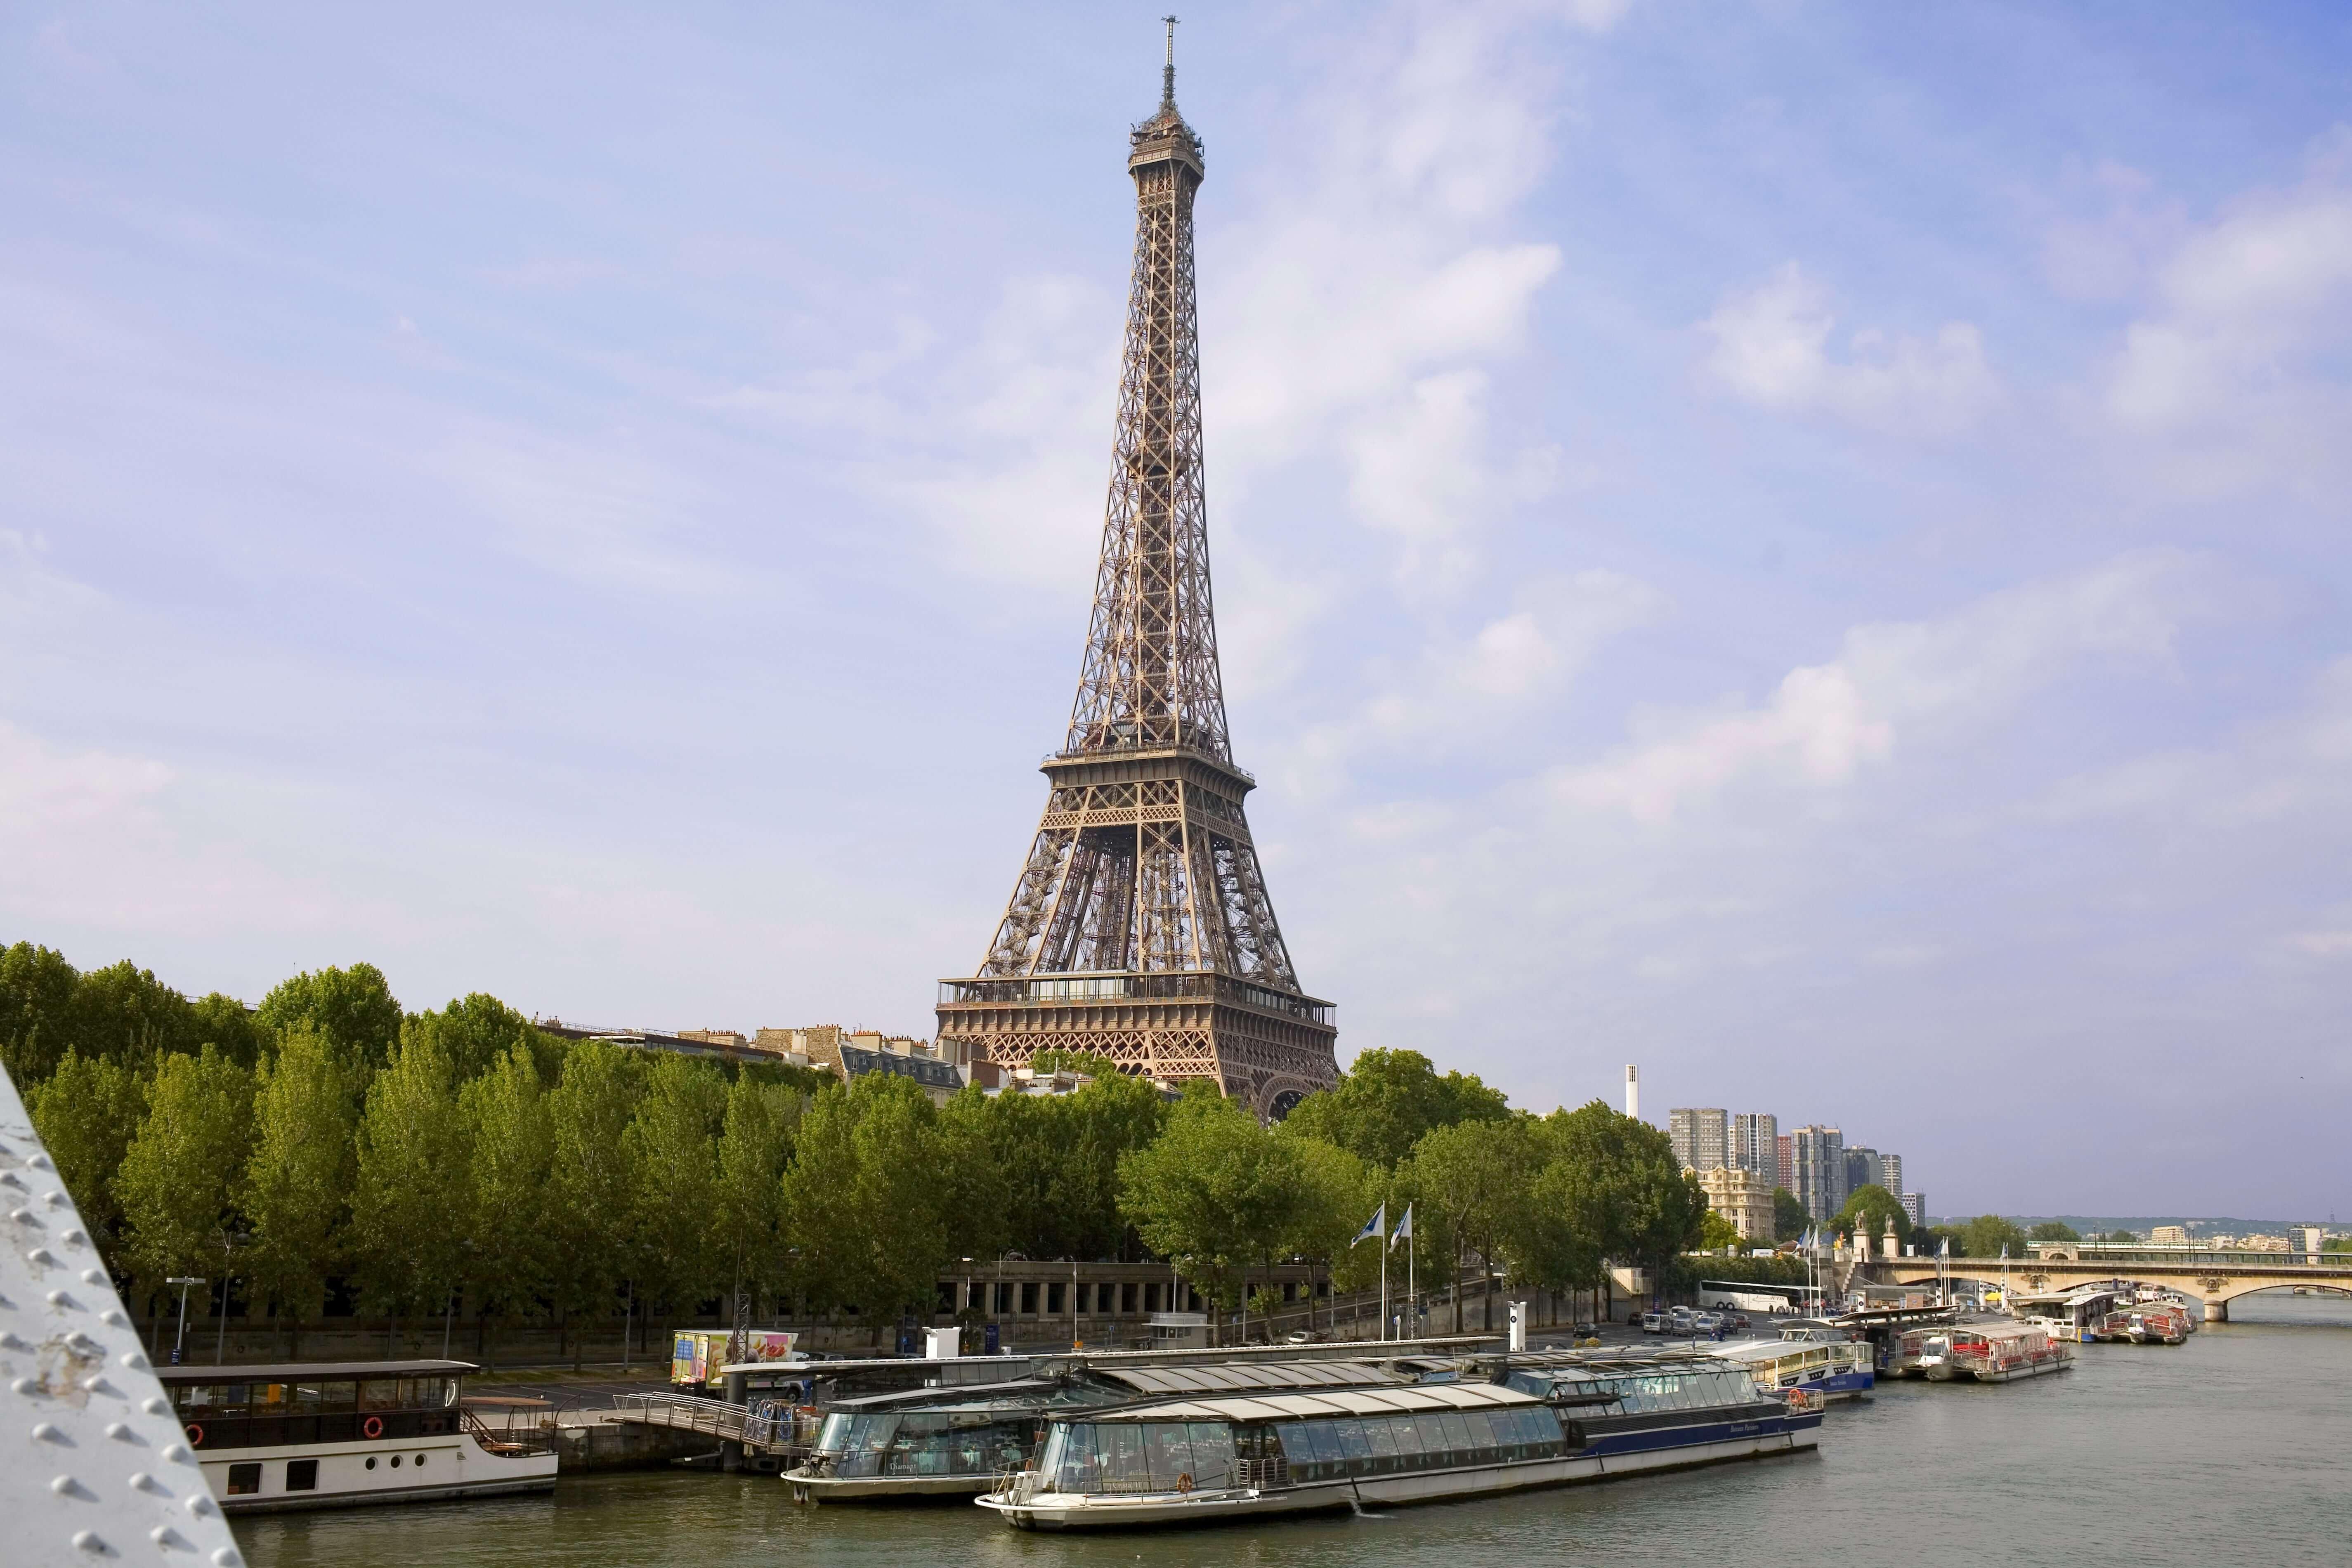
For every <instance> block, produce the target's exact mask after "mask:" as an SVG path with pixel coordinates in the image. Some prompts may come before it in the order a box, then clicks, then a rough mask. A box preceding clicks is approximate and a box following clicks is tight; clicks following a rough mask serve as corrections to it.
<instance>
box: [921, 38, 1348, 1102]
mask: <svg viewBox="0 0 2352 1568" xmlns="http://www.w3.org/2000/svg"><path fill="white" fill-rule="evenodd" d="M1129 142H1130V145H1129V154H1128V171H1129V174H1132V175H1133V176H1134V179H1135V194H1136V225H1135V275H1134V279H1133V283H1132V286H1131V288H1130V290H1129V296H1128V310H1127V345H1126V352H1125V355H1124V363H1123V367H1122V370H1121V374H1120V377H1119V398H1118V438H1117V440H1116V442H1115V443H1114V446H1113V449H1112V461H1111V476H1110V497H1109V502H1108V508H1107V510H1106V512H1105V516H1104V521H1103V537H1102V559H1101V564H1100V566H1099V567H1098V569H1097V574H1096V578H1095V602H1094V613H1093V616H1092V618H1091V620H1090V622H1089V625H1088V626H1087V650H1086V658H1085V660H1084V662H1083V664H1082V665H1081V668H1080V670H1079V675H1078V691H1077V699H1076V701H1075V702H1074V703H1073V704H1072V705H1071V709H1070V728H1069V733H1068V735H1067V736H1066V739H1065V741H1064V742H1063V746H1062V750H1061V751H1060V752H1056V753H1055V755H1054V756H1052V757H1049V758H1048V759H1046V761H1045V767H1044V772H1045V776H1046V778H1047V780H1048V781H1049V784H1050V788H1049V791H1048V794H1047V796H1046V800H1045V816H1044V819H1043V820H1042V821H1041V822H1040V823H1039V824H1038V826H1037V837H1036V838H1035V840H1034V842H1033V843H1032V844H1031V846H1030V849H1029V858H1028V861H1027V863H1026V864H1025V865H1024V866H1023V867H1022V869H1021V876H1020V879H1019V880H1018V881H1017V882H1016V883H1015V884H1014V885H1013V898H1012V900H1011V902H1010V903H1009V904H1008V905H1007V906H1006V909H1005V911H1004V919H1003V922H1002V923H1000V924H999V925H998V927H997V930H996V936H995V940H994V941H992V942H990V943H989V948H988V956H987V958H986V960H985V961H984V962H983V963H982V965H981V969H980V973H978V974H977V975H975V976H973V977H972V978H971V979H968V980H965V979H957V980H948V981H943V982H942V983H941V985H940V1006H939V1031H940V1044H941V1045H942V1046H946V1047H961V1049H962V1050H963V1051H964V1052H965V1053H967V1054H968V1055H969V1056H970V1057H971V1058H972V1059H974V1060H991V1061H995V1062H998V1063H1002V1064H1004V1065H1007V1066H1015V1067H1017V1066H1020V1065H1023V1064H1024V1063H1025V1062H1027V1061H1028V1059H1029V1058H1030V1057H1031V1056H1032V1055H1033V1054H1034V1053H1035V1052H1037V1051H1040V1050H1048V1049H1053V1050H1082V1051H1092V1052H1096V1053H1097V1054H1099V1055H1103V1056H1107V1057H1110V1058H1113V1059H1115V1060H1116V1061H1118V1063H1119V1065H1120V1066H1121V1067H1123V1068H1128V1069H1129V1070H1130V1071H1135V1072H1141V1073H1146V1074H1149V1075H1150V1076H1152V1077H1166V1078H1213V1079H1216V1080H1217V1081H1218V1082H1219V1083H1220V1084H1221V1085H1222V1086H1223V1089H1224V1091H1225V1092H1226V1093H1227V1094H1229V1095H1234V1096H1235V1097H1238V1098H1242V1099H1245V1100H1248V1101H1249V1103H1250V1104H1251V1105H1252V1106H1253V1107H1254V1108H1255V1109H1256V1110H1258V1111H1259V1112H1260V1113H1261V1114H1266V1115H1279V1114H1282V1113H1283V1112H1285V1111H1286V1110H1287V1109H1288V1107H1289V1105H1290V1103H1292V1102H1294V1101H1295V1100H1296V1099H1297V1096H1298V1095H1300V1094H1303V1093H1306V1092H1307V1091H1309V1090H1312V1089H1319V1088H1322V1087H1324V1086H1325V1085H1328V1084H1329V1083H1331V1082H1332V1081H1334V1079H1336V1078H1337V1076H1338V1068H1337V1066H1336V1063H1335V1060H1334V1058H1333V1055H1332V1043H1333V1040H1334V1038H1335V1037H1336V1035H1337V1030H1336V1029H1334V1028H1333V1026H1332V1023H1331V1007H1330V1005H1329V1004H1328V1003H1325V1002H1320V1001H1318V1000H1316V999H1315V998H1313V997H1311V996H1308V995H1307V994H1305V993H1304V992H1303V991H1301V990H1300V989H1299V985H1298V976H1297V973H1296V972H1295V971H1294V970H1293V969H1292V967H1291V963H1290V953H1289V951H1288V949H1286V947H1285V946H1284V945H1283V941H1282V929H1281V927H1280V926H1279V925H1277V924H1276V921H1275V918H1274V905H1273V903H1272V901H1271V900H1268V899H1267V897H1266V891H1265V875H1264V872H1263V871H1262V870H1261V868H1260V867H1259V864H1258V858H1257V849H1256V847H1255V845H1254V844H1253V842H1252V841H1251V838H1250V831H1249V823H1248V820H1247V818H1246V817H1245V816H1244V815H1243V811H1242V797H1243V796H1244V795H1247V794H1248V793H1249V791H1250V790H1251V789H1252V788H1253V787H1255V780H1253V779H1252V778H1251V777H1250V775H1249V774H1247V773H1244V772H1243V771H1242V770H1241V769H1240V768H1238V767H1236V766H1234V761H1233V752H1232V748H1231V744H1230V742H1229V740H1228V738H1227V734H1226V730H1225V699H1224V688H1223V679H1222V678H1221V676H1220V674H1219V672H1218V667H1217V628H1216V617H1215V612H1214V606H1213V601H1212V599H1211V595H1210V590H1209V529H1208V506H1207V499H1206V494H1205V487H1204V483H1203V474H1202V448H1201V360H1200V331H1199V326H1198V322H1197V321H1196V319H1195V315H1194V308H1193V279H1192V197H1193V194H1194V193H1195V192H1196V191H1198V190H1199V189H1200V186H1201V180H1202V159H1201V139H1200V138H1199V137H1198V136H1196V135H1194V134H1193V132H1192V127H1190V126H1189V125H1187V124H1185V122H1184V118H1183V116H1182V115H1181V114H1180V113H1178V112H1177V109H1176V99H1175V66H1174V61H1173V58H1172V50H1171V61H1170V63H1169V65H1168V68H1167V69H1166V71H1165V73H1164V75H1163V77H1162V89H1161V94H1160V111H1159V112H1158V113H1157V114H1155V115H1153V116H1152V117H1151V118H1150V120H1147V121H1144V122H1143V123H1142V124H1140V125H1139V126H1137V127H1135V128H1134V130H1133V132H1131V134H1130V138H1129Z"/></svg>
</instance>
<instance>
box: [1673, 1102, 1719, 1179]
mask: <svg viewBox="0 0 2352 1568" xmlns="http://www.w3.org/2000/svg"><path fill="white" fill-rule="evenodd" d="M1730 1125H1731V1119H1730V1117H1729V1115H1728V1114H1727V1113H1726V1112H1725V1111H1722V1110H1712V1109H1708V1108H1705V1107H1699V1108H1693V1107H1690V1106H1681V1107H1678V1108H1676V1109H1675V1110H1669V1111H1667V1112H1666V1138H1667V1140H1668V1141H1669V1142H1672V1143H1673V1144H1674V1146H1675V1159H1677V1160H1680V1161H1681V1162H1682V1163H1683V1169H1685V1170H1686V1171H1720V1170H1723V1169H1726V1168H1727V1167H1728V1166H1729V1165H1730V1163H1731V1133H1730Z"/></svg>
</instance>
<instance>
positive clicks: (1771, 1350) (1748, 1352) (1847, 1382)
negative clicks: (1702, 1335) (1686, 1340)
mask: <svg viewBox="0 0 2352 1568" xmlns="http://www.w3.org/2000/svg"><path fill="white" fill-rule="evenodd" d="M1707 1348H1708V1350H1709V1351H1710V1352H1712V1353H1714V1354H1716V1355H1719V1356H1721V1357H1723V1358H1724V1359H1725V1360H1726V1361H1729V1362H1736V1363H1738V1364H1739V1365H1741V1366H1744V1367H1746V1368H1747V1369H1748V1373H1749V1374H1750V1375H1751V1376H1753V1377H1754V1378H1755V1379H1756V1386H1757V1388H1758V1389H1759V1391H1761V1392H1763V1393H1765V1394H1778V1393H1780V1392H1781V1391H1783V1390H1786V1389H1790V1388H1802V1389H1805V1390H1807V1391H1809V1392H1811V1393H1815V1394H1821V1395H1822V1397H1823V1398H1825V1399H1859V1398H1861V1397H1862V1396H1863V1395H1864V1394H1868V1393H1869V1392H1870V1391H1871V1389H1872V1388H1873V1387H1874V1385H1875V1384H1876V1383H1877V1381H1878V1378H1877V1369H1876V1363H1875V1353H1874V1351H1873V1350H1872V1348H1871V1346H1870V1345H1869V1344H1868V1343H1867V1342H1864V1341H1861V1340H1852V1339H1840V1340H1826V1339H1823V1340H1816V1339H1811V1338H1805V1339H1778V1340H1734V1341H1732V1342H1729V1343H1727V1344H1720V1345H1710V1346H1708V1347H1707Z"/></svg>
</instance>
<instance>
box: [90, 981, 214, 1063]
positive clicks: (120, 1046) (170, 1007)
mask: <svg viewBox="0 0 2352 1568" xmlns="http://www.w3.org/2000/svg"><path fill="white" fill-rule="evenodd" d="M73 1018H74V1021H73V1032H74V1037H75V1040H76V1042H77V1044H78V1045H79V1048H80V1049H81V1051H82V1052H83V1053H84V1054H85V1055H89V1056H100V1057H106V1058H109V1059H110V1060H113V1061H118V1062H121V1063H122V1064H123V1065H124V1066H126V1067H131V1068H139V1069H140V1070H142V1071H143V1070H145V1069H146V1068H149V1067H150V1066H152V1064H153V1063H154V1062H155V1060H156V1059H157V1058H160V1057H163V1056H165V1055H168V1054H173V1053H180V1052H190V1051H194V1050H195V1049H196V1048H197V1047H198V1046H199V1045H200V1044H201V1043H202V1042H200V1041H199V1040H198V1039H197V1038H196V1019H195V1013H194V1008H192V1007H190V1006H189V1005H188V999H187V998H186V997H185V996H183V995H181V994H179V993H178V992H177V991H174V990H173V989H172V988H171V987H170V986H168V985H166V984H163V982H162V981H160V980H158V979H156V978H155V976H154V973H153V972H152V971H150V970H145V969H142V968H140V967H139V966H138V965H137V964H135V963H131V961H130V960H129V959H127V958H126V959H124V960H123V961H122V962H121V963H110V964H108V965H107V966H106V967H105V968H104V969H93V970H90V971H89V972H87V973H84V974H83V975H82V976H81V978H80V979H79V980H78V981H76V982H75V984H74V1000H73ZM247 1054H248V1056H249V1053H247ZM220 1055H221V1058H222V1059H223V1060H224V1061H226V1062H229V1063H231V1064H232V1065H235V1064H236V1061H237V1058H238V1055H239V1053H238V1052H237V1051H236V1050H235V1049H234V1048H224V1049H223V1050H222V1051H221V1053H220Z"/></svg>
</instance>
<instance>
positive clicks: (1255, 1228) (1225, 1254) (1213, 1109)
mask: <svg viewBox="0 0 2352 1568" xmlns="http://www.w3.org/2000/svg"><path fill="white" fill-rule="evenodd" d="M1305 1183H1306V1176H1305V1162H1304V1161H1303V1159H1302V1158H1301V1156H1300V1154H1299V1152H1298V1145H1297V1142H1295V1141H1294V1140H1292V1139H1288V1138H1276V1136H1275V1135H1274V1134H1273V1133H1271V1132H1269V1131H1267V1130H1266V1129H1265V1128H1264V1127H1261V1126H1260V1125H1258V1121H1257V1119H1256V1118H1255V1117H1254V1116H1252V1115H1250V1114H1249V1113H1248V1112H1247V1111H1245V1110H1241V1109H1240V1108H1239V1107H1237V1106H1236V1105H1234V1103H1233V1102H1232V1101H1230V1100H1224V1099H1222V1098H1220V1097H1219V1096H1217V1095H1216V1094H1215V1093H1214V1092H1213V1091H1212V1092H1210V1093H1207V1094H1194V1093H1187V1094H1186V1095H1185V1096H1184V1097H1183V1098H1182V1099H1181V1100H1179V1101H1178V1102H1177V1104H1176V1106H1175V1108H1174V1111H1173V1113H1172V1114H1171V1116H1170V1117H1169V1119H1168V1124H1167V1126H1166V1128H1165V1129H1164V1130H1163V1131H1161V1133H1160V1137H1159V1138H1158V1139H1157V1140H1155V1141H1154V1142H1151V1143H1150V1145H1149V1146H1147V1147H1145V1148H1141V1149H1137V1150H1135V1151H1133V1152H1129V1154H1127V1155H1126V1156H1125V1157H1124V1158H1122V1159H1121V1160H1120V1161H1119V1163H1118V1184H1119V1207H1120V1209H1121V1211H1122V1212H1124V1213H1125V1214H1126V1215H1127V1216H1128V1218H1129V1221H1131V1222H1132V1223H1133V1224H1134V1226H1135V1228H1136V1230H1137V1232H1138V1234H1139V1235H1140V1236H1141V1237H1143V1240H1144V1242H1145V1243H1146V1244H1147V1245H1148V1246H1150V1248H1151V1249H1152V1251H1153V1252H1155V1253H1156V1254H1158V1255H1159V1256H1160V1257H1161V1258H1168V1259H1170V1260H1171V1261H1172V1262H1173V1263H1175V1264H1176V1266H1177V1267H1178V1268H1181V1270H1182V1271H1183V1272H1184V1274H1185V1276H1186V1277H1187V1278H1189V1279H1195V1280H1197V1281H1199V1282H1200V1284H1201V1285H1202V1294H1203V1295H1206V1296H1209V1297H1211V1298H1212V1299H1213V1300H1215V1301H1217V1302H1218V1303H1219V1304H1221V1305H1223V1306H1227V1307H1230V1306H1232V1305H1233V1304H1234V1301H1235V1300H1238V1299H1239V1294H1240V1289H1241V1284H1242V1279H1243V1274H1244V1270H1245V1269H1247V1268H1249V1267H1250V1266H1251V1265H1253V1264H1257V1263H1264V1262H1269V1261H1271V1260H1272V1259H1273V1258H1276V1257H1278V1256H1280V1254H1281V1249H1282V1244H1283V1242H1284V1240H1285V1239H1286V1233H1287V1232H1288V1230H1289V1228H1290V1226H1292V1224H1293V1223H1294V1218H1295V1216H1296V1215H1297V1209H1298V1206H1299V1203H1300V1197H1301V1193H1302V1191H1303V1189H1304V1186H1305ZM1359 1223H1361V1222H1359Z"/></svg>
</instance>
